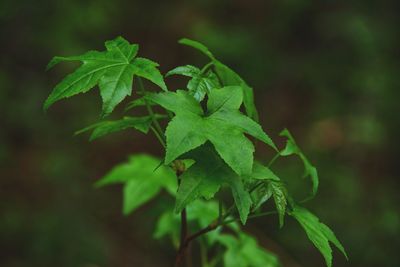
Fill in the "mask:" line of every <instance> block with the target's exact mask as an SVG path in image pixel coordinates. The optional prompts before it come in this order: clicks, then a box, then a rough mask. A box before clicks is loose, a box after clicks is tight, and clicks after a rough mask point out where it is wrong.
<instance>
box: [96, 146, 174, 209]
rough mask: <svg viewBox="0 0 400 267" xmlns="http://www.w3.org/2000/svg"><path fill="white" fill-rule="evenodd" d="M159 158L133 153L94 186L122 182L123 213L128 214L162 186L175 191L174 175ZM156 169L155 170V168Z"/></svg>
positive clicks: (151, 196) (169, 190)
mask: <svg viewBox="0 0 400 267" xmlns="http://www.w3.org/2000/svg"><path fill="white" fill-rule="evenodd" d="M159 162H160V160H159V159H157V158H154V157H152V156H149V155H144V154H141V155H134V156H131V157H129V160H128V162H126V163H123V164H119V165H117V166H116V167H114V168H113V169H112V170H111V171H110V172H109V173H107V174H106V175H105V176H104V177H103V178H102V179H100V180H99V181H98V182H97V183H96V186H104V185H109V184H116V183H122V184H124V207H123V212H124V214H129V213H131V212H132V211H134V210H135V209H136V208H138V207H139V206H140V205H142V204H144V203H146V202H147V201H149V200H150V199H152V198H153V197H155V196H156V195H157V194H158V192H160V190H161V189H162V188H164V189H166V190H167V191H168V192H169V193H171V194H172V195H174V194H175V192H176V175H175V173H174V172H173V171H172V169H171V168H169V167H166V166H160V167H159V168H157V169H156V167H157V166H158V165H159ZM155 169H156V170H155Z"/></svg>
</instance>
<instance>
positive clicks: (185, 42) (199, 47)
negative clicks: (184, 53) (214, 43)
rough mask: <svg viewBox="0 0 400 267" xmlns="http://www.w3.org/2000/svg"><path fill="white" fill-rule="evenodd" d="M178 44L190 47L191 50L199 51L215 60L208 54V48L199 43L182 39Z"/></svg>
mask: <svg viewBox="0 0 400 267" xmlns="http://www.w3.org/2000/svg"><path fill="white" fill-rule="evenodd" d="M178 42H179V43H180V44H183V45H187V46H190V47H193V48H195V49H197V50H199V51H200V52H202V53H203V54H204V55H206V56H208V57H209V58H210V59H211V60H214V59H215V58H214V55H213V54H212V53H211V52H210V50H208V48H207V47H206V46H205V45H203V44H202V43H200V42H197V41H194V40H190V39H188V38H182V39H180V40H179V41H178Z"/></svg>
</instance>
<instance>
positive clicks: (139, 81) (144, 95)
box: [137, 77, 165, 147]
mask: <svg viewBox="0 0 400 267" xmlns="http://www.w3.org/2000/svg"><path fill="white" fill-rule="evenodd" d="M137 80H138V83H139V89H140V91H141V92H142V94H143V97H144V103H145V104H146V108H147V111H148V112H149V115H150V117H151V120H152V121H153V124H154V127H155V130H157V132H158V135H159V137H161V136H162V137H163V138H162V139H163V140H164V139H165V138H164V132H163V130H162V128H161V126H160V124H159V123H158V120H157V118H156V116H155V115H154V112H153V109H152V107H151V106H150V104H149V102H148V101H147V100H146V98H145V97H146V93H145V90H144V86H143V81H142V79H141V78H140V77H138V78H137ZM159 137H157V138H159ZM159 140H160V139H159ZM162 144H163V146H164V147H165V142H164V141H163V142H162Z"/></svg>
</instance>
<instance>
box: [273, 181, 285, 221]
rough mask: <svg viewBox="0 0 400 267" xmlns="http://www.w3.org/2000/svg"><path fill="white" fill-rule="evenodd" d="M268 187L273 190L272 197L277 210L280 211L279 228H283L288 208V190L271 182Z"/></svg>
mask: <svg viewBox="0 0 400 267" xmlns="http://www.w3.org/2000/svg"><path fill="white" fill-rule="evenodd" d="M268 187H269V188H270V189H271V192H272V196H273V197H274V202H275V206H276V210H277V211H278V215H279V227H280V228H282V227H283V224H284V219H285V213H286V206H287V201H286V195H287V193H286V188H285V187H284V186H283V184H282V183H280V182H276V181H271V182H269V183H268Z"/></svg>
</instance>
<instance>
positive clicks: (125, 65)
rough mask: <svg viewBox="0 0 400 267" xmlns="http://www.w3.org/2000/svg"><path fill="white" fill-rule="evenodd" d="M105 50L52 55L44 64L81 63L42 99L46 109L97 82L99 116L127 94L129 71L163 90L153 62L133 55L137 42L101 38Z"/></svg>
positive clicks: (130, 83)
mask: <svg viewBox="0 0 400 267" xmlns="http://www.w3.org/2000/svg"><path fill="white" fill-rule="evenodd" d="M105 46H106V51H103V52H99V51H89V52H87V53H85V54H83V55H80V56H72V57H54V58H53V59H52V60H51V61H50V63H49V64H48V66H47V68H48V69H49V68H51V67H53V66H54V65H56V64H58V63H59V62H62V61H81V62H82V65H81V66H80V67H78V68H77V69H76V70H75V71H74V72H73V73H71V74H69V75H67V76H66V77H65V78H64V79H63V80H62V81H61V82H60V83H59V84H57V85H56V87H55V88H54V89H53V91H52V92H51V94H50V95H49V97H48V98H47V99H46V101H45V103H44V109H48V108H49V107H50V106H51V105H52V104H54V103H55V102H57V101H59V100H61V99H63V98H68V97H71V96H74V95H76V94H79V93H85V92H87V91H89V90H90V89H92V88H93V87H95V86H96V85H99V89H100V94H101V97H102V101H103V108H102V116H105V115H108V114H109V113H111V112H112V111H113V109H114V108H115V106H117V105H118V104H119V103H120V102H121V101H122V100H123V99H124V98H125V97H126V96H128V95H131V92H132V83H133V75H135V74H136V75H138V76H142V77H145V78H146V79H149V80H151V81H153V82H154V83H156V84H157V85H159V86H160V87H161V88H163V89H164V90H166V87H165V84H164V82H163V80H162V76H161V74H160V73H159V71H158V70H157V69H156V67H157V63H154V62H152V61H149V60H147V59H142V58H135V56H136V54H137V51H138V49H139V47H138V45H136V44H130V43H129V42H128V41H126V40H125V39H123V38H122V37H117V38H116V39H114V40H110V41H106V42H105Z"/></svg>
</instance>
